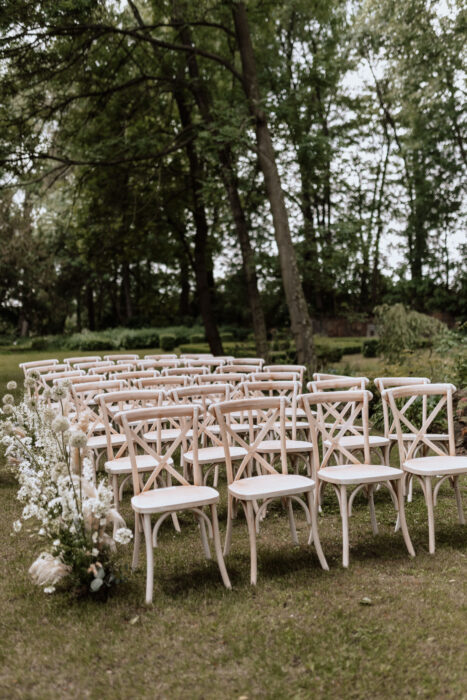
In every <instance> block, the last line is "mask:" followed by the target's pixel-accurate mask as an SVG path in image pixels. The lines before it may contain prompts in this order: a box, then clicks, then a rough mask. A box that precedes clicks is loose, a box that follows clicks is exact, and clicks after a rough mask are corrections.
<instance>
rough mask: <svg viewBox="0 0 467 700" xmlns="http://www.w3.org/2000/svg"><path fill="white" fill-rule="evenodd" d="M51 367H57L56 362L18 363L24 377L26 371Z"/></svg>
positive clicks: (33, 361) (53, 360)
mask: <svg viewBox="0 0 467 700" xmlns="http://www.w3.org/2000/svg"><path fill="white" fill-rule="evenodd" d="M53 365H58V360H56V359H52V360H32V361H31V362H20V364H19V366H20V367H21V369H22V370H23V372H24V376H26V374H27V372H28V370H30V369H37V368H38V367H52V366H53Z"/></svg>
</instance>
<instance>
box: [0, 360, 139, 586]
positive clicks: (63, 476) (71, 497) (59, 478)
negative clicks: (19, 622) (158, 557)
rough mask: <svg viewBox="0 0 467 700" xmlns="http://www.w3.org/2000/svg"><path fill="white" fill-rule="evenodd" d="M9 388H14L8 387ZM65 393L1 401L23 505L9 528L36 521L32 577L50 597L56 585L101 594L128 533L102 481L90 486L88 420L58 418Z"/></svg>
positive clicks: (0, 429)
mask: <svg viewBox="0 0 467 700" xmlns="http://www.w3.org/2000/svg"><path fill="white" fill-rule="evenodd" d="M35 380H36V378H35V376H34V373H30V374H29V375H28V377H27V378H26V381H25V384H26V386H27V388H28V389H29V390H31V389H32V388H33V386H34V384H33V382H34V381H35ZM7 388H8V389H9V390H10V391H12V390H14V389H15V388H16V385H15V383H14V382H13V383H11V382H10V383H9V384H8V385H7ZM67 392H68V387H67V385H66V382H63V383H62V384H61V385H59V386H57V387H56V388H55V389H53V390H52V392H51V393H50V392H49V393H48V394H45V392H43V393H42V395H41V396H40V397H39V396H37V394H35V393H34V392H32V396H29V397H26V398H25V399H24V400H23V401H22V402H21V403H20V404H18V405H15V402H14V398H13V396H12V395H11V394H5V395H4V397H3V400H2V403H3V406H2V409H1V416H0V417H1V418H2V421H1V423H0V438H1V441H2V443H3V445H4V447H5V453H6V456H7V459H8V462H9V464H10V465H11V466H12V468H13V469H14V471H15V473H16V476H17V478H18V482H19V486H20V488H19V491H18V500H19V501H20V502H21V503H22V504H23V511H22V515H21V518H20V519H19V520H17V521H16V522H15V523H14V524H13V530H14V532H19V531H20V530H21V527H22V523H23V521H26V520H31V522H32V523H33V528H34V530H35V533H36V535H37V537H38V539H39V540H40V541H41V542H42V543H43V551H42V553H41V554H40V555H39V557H38V558H37V559H36V561H35V562H34V563H33V564H32V566H31V568H30V570H29V573H30V575H31V577H32V579H33V581H34V582H35V583H37V584H38V585H40V586H43V587H44V591H45V592H46V593H52V592H54V591H55V586H56V585H57V584H58V583H59V582H60V581H63V582H68V583H70V584H71V585H72V586H73V587H75V588H76V589H77V590H78V591H79V592H85V591H89V592H91V593H97V592H98V591H101V593H102V592H105V591H106V590H108V588H109V587H110V586H112V585H113V584H114V583H116V581H117V577H116V574H115V571H114V562H113V560H112V554H113V553H114V552H115V550H116V543H119V544H128V543H129V542H130V540H131V538H132V536H133V535H132V532H131V530H128V529H127V528H126V527H125V522H124V521H123V519H122V517H121V516H120V515H119V513H118V512H117V511H116V510H115V509H114V508H113V493H112V491H111V489H110V488H109V487H108V485H107V483H106V482H105V481H104V480H102V481H100V482H99V483H98V484H97V483H96V482H95V474H94V468H93V463H92V460H91V458H90V455H89V454H88V452H87V449H86V442H87V438H86V433H85V430H86V428H87V425H86V423H87V421H88V420H89V418H88V417H87V416H81V417H80V422H78V423H75V424H71V423H70V421H69V420H68V418H67V417H66V416H65V415H63V413H64V409H65V410H66V396H67ZM50 399H52V400H54V401H55V402H56V404H55V406H57V407H59V409H58V410H55V409H54V408H52V406H51V405H50ZM111 529H112V534H110V531H111Z"/></svg>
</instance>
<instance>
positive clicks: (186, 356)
mask: <svg viewBox="0 0 467 700" xmlns="http://www.w3.org/2000/svg"><path fill="white" fill-rule="evenodd" d="M205 357H213V355H212V354H211V353H210V352H194V353H182V354H181V355H180V359H181V360H201V359H203V358H205Z"/></svg>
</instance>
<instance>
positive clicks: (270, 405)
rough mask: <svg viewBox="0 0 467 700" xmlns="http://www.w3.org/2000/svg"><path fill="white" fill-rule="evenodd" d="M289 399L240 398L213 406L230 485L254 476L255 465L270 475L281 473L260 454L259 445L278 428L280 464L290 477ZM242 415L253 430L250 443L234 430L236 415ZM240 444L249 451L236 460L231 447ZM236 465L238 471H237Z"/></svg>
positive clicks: (280, 397) (211, 409)
mask: <svg viewBox="0 0 467 700" xmlns="http://www.w3.org/2000/svg"><path fill="white" fill-rule="evenodd" d="M287 403H288V402H287V399H286V398H285V397H284V396H277V397H267V398H250V399H236V400H234V401H226V402H223V403H216V404H213V405H212V406H211V407H210V409H209V410H210V411H211V412H212V413H213V414H214V415H215V417H216V420H217V423H218V424H219V426H220V431H221V437H222V444H223V446H224V451H225V465H226V471H227V480H228V482H229V483H232V482H233V481H236V480H237V479H241V478H243V477H247V476H251V473H252V471H253V467H254V463H255V462H256V463H257V464H258V465H260V466H261V468H262V469H263V470H264V471H266V472H267V473H269V474H277V469H275V468H274V466H273V464H272V463H271V462H270V461H268V459H267V457H266V456H265V454H262V453H260V452H258V450H257V448H258V446H259V444H260V443H261V442H262V441H263V440H265V439H266V438H267V436H268V434H269V432H270V431H272V430H273V429H274V428H276V429H277V427H278V428H279V429H278V434H279V439H280V447H281V451H280V465H281V472H282V473H283V474H287V451H286V437H285V436H286V433H285V419H286V413H285V409H286V406H287ZM239 413H240V414H241V415H242V416H243V417H244V419H245V418H246V419H247V421H248V423H249V425H250V426H251V430H250V431H249V440H248V441H247V439H245V438H244V437H243V435H240V433H238V432H237V431H235V430H233V429H232V424H233V422H234V421H233V420H232V414H235V415H237V414H239ZM231 444H232V445H238V446H240V447H243V449H245V450H246V455H245V456H244V457H243V459H242V460H241V461H240V460H238V461H235V462H234V461H232V459H231V456H230V450H229V446H230V445H231ZM234 464H235V468H234Z"/></svg>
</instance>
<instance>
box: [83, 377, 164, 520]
mask: <svg viewBox="0 0 467 700" xmlns="http://www.w3.org/2000/svg"><path fill="white" fill-rule="evenodd" d="M164 396H165V394H164V392H163V391H154V390H152V391H151V390H146V391H144V390H137V389H123V390H120V391H109V392H107V393H103V394H98V395H97V396H96V400H97V401H98V403H99V407H100V416H101V419H102V423H103V425H104V428H105V437H106V440H107V460H106V461H105V462H104V469H105V471H106V472H107V474H109V477H110V481H111V483H112V488H113V492H114V501H115V507H116V508H117V510H118V505H119V502H120V501H121V500H122V496H123V489H124V487H125V484H126V482H127V480H128V477H129V476H131V473H132V470H131V469H132V468H131V463H130V458H129V456H128V444H127V442H126V440H125V441H123V442H122V441H121V440H120V437H119V438H118V439H117V440H116V439H115V437H114V436H116V435H117V436H121V434H122V433H121V431H119V430H117V429H116V428H115V424H114V418H115V416H116V414H117V413H120V412H122V411H125V410H127V411H128V410H132V409H134V408H145V407H147V406H148V405H149V406H160V405H161V403H162V401H163V399H164ZM146 427H147V426H146ZM136 465H137V469H138V471H139V472H140V473H141V474H144V473H145V472H148V471H152V470H153V469H154V467H155V466H157V463H156V462H155V460H154V459H153V458H151V457H149V456H148V455H137V456H136ZM120 477H123V480H122V481H121V484H120V487H119V478H120Z"/></svg>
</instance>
